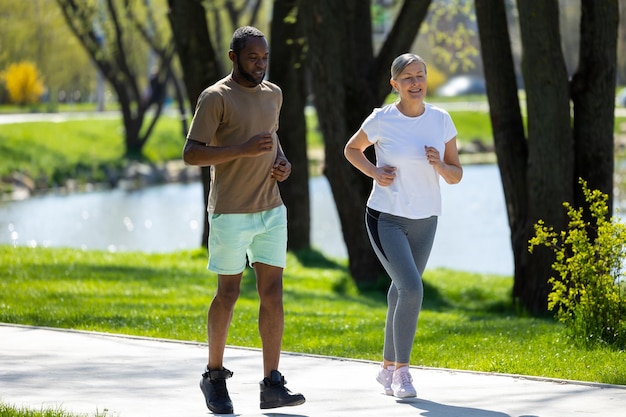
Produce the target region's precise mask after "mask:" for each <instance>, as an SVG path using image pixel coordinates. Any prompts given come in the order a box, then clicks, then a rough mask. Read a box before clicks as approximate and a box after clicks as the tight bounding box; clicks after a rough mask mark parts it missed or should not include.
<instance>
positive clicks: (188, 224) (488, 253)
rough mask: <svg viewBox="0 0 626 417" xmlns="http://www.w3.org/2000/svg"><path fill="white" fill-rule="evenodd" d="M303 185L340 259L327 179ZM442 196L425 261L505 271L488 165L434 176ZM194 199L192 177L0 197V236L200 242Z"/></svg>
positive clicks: (320, 233) (328, 248)
mask: <svg viewBox="0 0 626 417" xmlns="http://www.w3.org/2000/svg"><path fill="white" fill-rule="evenodd" d="M310 190H311V204H312V213H311V222H312V228H311V234H312V236H311V239H312V245H313V246H314V247H316V248H317V249H319V250H320V251H321V252H323V253H325V254H326V255H328V256H331V257H335V258H344V259H345V258H346V257H347V251H346V247H345V244H344V243H343V239H342V237H341V227H340V224H339V220H338V217H337V213H336V208H335V205H334V201H333V199H332V196H331V193H330V187H329V185H328V182H327V181H326V179H325V178H324V177H316V178H313V179H311V181H310ZM442 195H443V215H442V217H441V218H440V221H439V229H438V231H437V236H436V238H435V243H434V247H433V251H432V254H431V259H430V262H429V267H447V268H452V269H457V270H465V271H475V272H487V273H498V274H504V275H511V274H512V273H513V256H512V252H511V250H510V243H509V228H508V223H507V219H506V214H505V206H504V197H503V193H502V186H501V183H500V177H499V173H498V170H497V167H496V165H476V166H468V167H466V168H465V169H464V178H463V181H462V182H461V183H460V184H457V185H453V186H450V185H447V184H445V183H444V182H443V181H442ZM202 205H203V199H202V187H201V185H200V184H197V183H194V184H168V185H163V186H158V187H151V188H147V189H143V190H139V191H123V190H113V191H104V192H92V193H85V194H73V195H69V196H56V195H46V196H39V197H34V198H30V199H27V200H23V201H16V202H2V203H0V243H11V244H15V245H29V246H46V247H73V248H82V249H103V250H109V251H131V250H132V251H143V252H169V251H174V250H178V249H190V248H195V247H198V246H199V245H200V239H201V236H202V222H203V221H204V217H203V215H204V207H203V206H202ZM355 221H359V222H362V220H361V219H355Z"/></svg>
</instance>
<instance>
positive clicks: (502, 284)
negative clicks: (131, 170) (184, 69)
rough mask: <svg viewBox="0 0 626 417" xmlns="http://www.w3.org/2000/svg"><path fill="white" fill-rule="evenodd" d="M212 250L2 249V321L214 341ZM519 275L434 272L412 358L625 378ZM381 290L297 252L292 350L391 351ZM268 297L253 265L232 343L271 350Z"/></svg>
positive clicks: (369, 354)
mask: <svg viewBox="0 0 626 417" xmlns="http://www.w3.org/2000/svg"><path fill="white" fill-rule="evenodd" d="M205 266H206V253H205V252H204V251H202V250H198V251H184V252H176V253H170V254H142V253H107V252H97V251H93V252H85V251H80V250H70V249H43V248H34V249H32V248H24V247H18V248H13V247H10V246H0V274H1V276H2V280H1V281H0V306H1V309H0V321H2V322H7V323H19V324H27V325H39V326H50V327H59V328H72V329H81V330H94V331H101V332H112V333H122V334H131V335H140V336H150V337H162V338H169V339H178V340H190V341H198V342H203V341H205V340H206V336H205V325H206V323H205V320H206V308H207V306H208V304H209V302H210V300H211V298H212V295H213V293H214V291H215V284H216V279H215V276H214V275H213V274H212V273H210V272H208V271H207V270H206V268H205ZM511 285H512V279H511V278H510V277H501V276H493V275H484V274H474V273H463V272H457V271H450V270H443V269H437V270H428V271H427V272H426V274H425V301H424V310H423V312H422V314H421V316H420V324H419V328H418V333H417V337H416V340H415V348H414V350H413V354H412V357H411V362H412V364H413V365H421V366H428V367H442V368H452V369H464V370H472V371H484V372H499V373H510V374H523V375H534V376H542V377H552V378H563V379H573V380H583V381H594V382H603V383H612V384H623V385H626V360H624V359H625V358H624V352H620V351H616V350H613V349H610V348H606V347H597V348H594V349H584V348H582V347H578V346H576V345H575V344H573V343H571V341H570V340H569V338H568V337H567V335H566V333H565V332H564V329H563V327H562V326H561V325H559V324H558V323H555V322H554V321H553V320H551V319H537V318H530V317H522V316H519V315H517V314H516V313H515V311H514V309H513V308H512V306H511V302H510V299H509V293H510V291H511ZM385 305H386V302H385V298H384V295H382V294H381V293H363V292H359V291H358V290H357V289H356V287H355V286H354V284H353V283H352V281H351V280H350V278H349V275H348V271H347V267H346V265H345V263H344V262H342V261H335V260H329V259H326V258H324V257H323V256H321V255H320V254H319V253H316V252H306V253H301V254H293V253H290V254H289V258H288V266H287V269H286V273H285V310H286V331H285V337H284V344H283V349H284V350H286V351H292V352H301V353H311V354H320V355H330V356H338V357H346V358H355V359H366V360H374V361H378V360H380V355H381V349H382V336H383V326H384V317H385ZM257 311H258V298H257V295H256V290H255V282H254V275H253V274H252V272H251V271H247V272H246V274H245V277H244V281H243V286H242V292H241V298H240V299H239V301H238V304H237V307H236V310H235V317H234V320H233V326H232V329H231V332H230V334H229V339H228V343H229V344H231V345H237V346H248V347H260V339H259V336H258V332H257V324H256V318H257Z"/></svg>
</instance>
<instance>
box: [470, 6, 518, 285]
mask: <svg viewBox="0 0 626 417" xmlns="http://www.w3.org/2000/svg"><path fill="white" fill-rule="evenodd" d="M474 4H475V8H476V17H477V20H478V27H479V36H480V44H481V49H482V59H483V67H484V72H485V81H486V84H487V98H488V100H489V109H490V111H489V114H490V117H491V126H492V131H493V138H494V144H495V150H496V155H497V159H498V167H499V170H500V177H501V179H502V188H503V190H504V199H505V202H506V209H507V214H508V219H509V228H510V230H511V247H512V248H513V262H514V267H515V270H514V271H515V272H514V274H515V277H514V281H515V282H518V283H523V282H524V279H525V276H524V274H523V273H522V271H524V269H525V267H524V266H525V265H526V264H527V263H528V259H527V258H528V255H529V254H528V250H527V248H528V243H527V241H526V225H527V219H528V206H527V205H526V202H527V201H528V193H527V176H526V164H527V160H528V145H527V143H526V137H525V134H524V122H523V120H522V115H521V111H520V105H519V100H518V97H517V83H516V75H515V65H514V62H513V54H512V51H511V42H510V36H509V29H508V22H507V16H506V9H505V2H504V0H499V1H493V0H475V2H474Z"/></svg>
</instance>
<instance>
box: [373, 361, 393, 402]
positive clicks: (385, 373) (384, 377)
mask: <svg viewBox="0 0 626 417" xmlns="http://www.w3.org/2000/svg"><path fill="white" fill-rule="evenodd" d="M395 369H396V367H395V366H393V365H389V366H388V367H387V369H385V368H384V367H383V366H382V365H381V366H380V370H379V371H378V375H376V381H378V382H379V383H380V384H381V385H382V386H383V389H384V390H385V395H393V390H392V389H391V379H392V378H393V371H394V370H395Z"/></svg>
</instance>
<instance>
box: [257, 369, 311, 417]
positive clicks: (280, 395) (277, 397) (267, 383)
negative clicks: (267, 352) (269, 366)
mask: <svg viewBox="0 0 626 417" xmlns="http://www.w3.org/2000/svg"><path fill="white" fill-rule="evenodd" d="M286 383H287V381H285V378H284V377H283V376H282V375H281V374H280V372H278V371H272V372H271V373H270V377H269V378H267V377H265V378H263V381H261V383H260V384H261V408H263V409H266V408H276V407H287V406H291V405H300V404H304V401H305V399H304V395H302V394H292V393H291V391H289V390H288V389H287V388H285V384H286Z"/></svg>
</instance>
